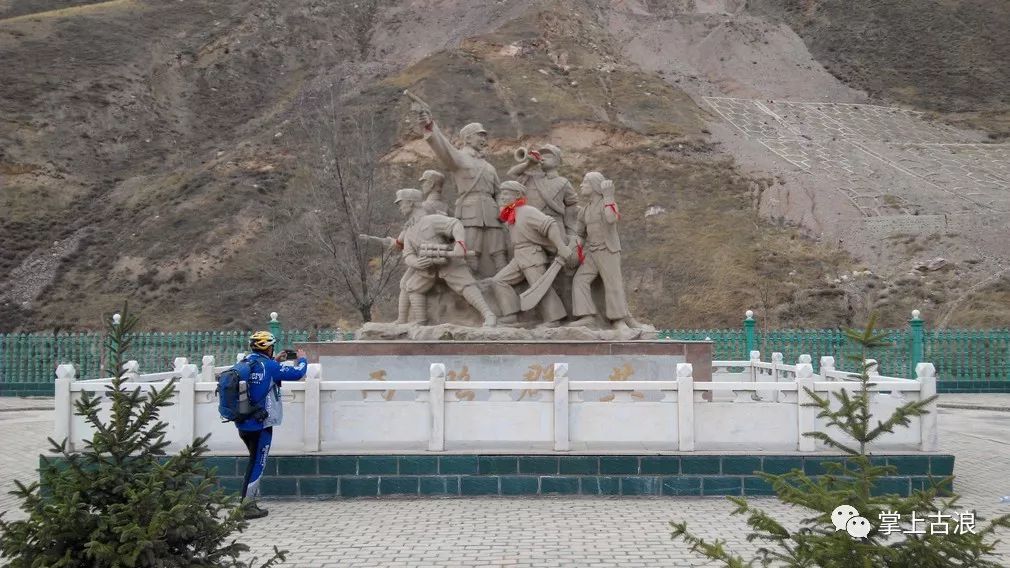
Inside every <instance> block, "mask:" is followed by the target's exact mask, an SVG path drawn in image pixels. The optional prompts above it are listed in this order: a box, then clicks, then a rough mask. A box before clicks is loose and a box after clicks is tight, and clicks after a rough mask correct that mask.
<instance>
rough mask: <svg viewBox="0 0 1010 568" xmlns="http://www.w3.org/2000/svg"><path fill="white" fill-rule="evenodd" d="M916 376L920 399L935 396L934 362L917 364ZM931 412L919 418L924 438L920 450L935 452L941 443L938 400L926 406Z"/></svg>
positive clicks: (921, 440)
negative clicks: (938, 428)
mask: <svg viewBox="0 0 1010 568" xmlns="http://www.w3.org/2000/svg"><path fill="white" fill-rule="evenodd" d="M915 378H916V379H917V380H918V381H919V384H920V386H919V396H920V397H921V398H920V399H919V400H926V399H927V398H929V397H931V396H934V395H935V394H936V367H934V366H933V364H932V363H919V364H918V365H916V366H915ZM926 409H927V410H928V411H929V414H925V415H923V416H921V417H920V418H919V420H920V422H919V424H920V429H921V430H920V431H921V436H922V438H921V439H920V442H919V443H920V444H921V445H920V448H919V449H920V450H922V451H924V452H934V451H936V448H937V446H938V445H939V438H938V431H937V416H936V410H937V407H936V401H935V400H934V401H933V402H931V403H929V405H928V406H927V407H926Z"/></svg>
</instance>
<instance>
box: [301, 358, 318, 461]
mask: <svg viewBox="0 0 1010 568" xmlns="http://www.w3.org/2000/svg"><path fill="white" fill-rule="evenodd" d="M322 375H323V368H322V365H320V364H319V363H310V364H309V366H308V369H306V371H305V409H304V412H305V413H304V418H305V438H304V439H303V440H302V441H303V444H304V445H303V446H302V448H303V449H304V450H305V451H306V452H318V451H319V449H320V435H321V434H320V433H321V425H322V420H321V419H320V416H321V415H322V396H321V390H320V387H321V386H322Z"/></svg>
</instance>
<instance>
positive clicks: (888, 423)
mask: <svg viewBox="0 0 1010 568" xmlns="http://www.w3.org/2000/svg"><path fill="white" fill-rule="evenodd" d="M875 325H876V317H875V316H871V317H870V321H869V323H868V324H867V325H866V327H865V329H863V330H862V331H859V330H853V329H847V330H846V332H845V334H846V337H847V338H848V339H849V340H850V341H851V342H853V343H854V344H855V345H856V346H857V348H858V349H857V353H856V354H854V355H851V356H849V358H850V359H851V360H853V361H855V362H857V363H858V364H859V365H860V368H861V369H862V372H861V373H860V375H859V382H860V387H859V389H858V390H856V391H855V392H854V393H853V394H851V395H850V394H849V393H848V392H847V391H846V390H839V391H835V392H834V393H832V394H833V395H834V403H836V405H834V406H836V407H835V408H832V406H833V404H832V398H831V395H829V396H826V397H820V396H818V395H817V394H816V393H814V392H813V391H811V390H810V389H806V392H807V394H809V395H810V396H811V397H812V398H813V402H812V403H810V404H808V406H815V407H817V408H818V409H819V410H820V412H819V413H818V418H822V419H824V420H825V423H826V424H827V425H828V426H833V427H836V428H837V429H838V430H840V431H841V432H843V433H844V434H845V435H846V437H847V438H848V440H840V439H838V438H834V437H832V436H830V435H828V434H827V433H826V432H824V431H821V432H805V433H804V434H803V435H804V436H809V437H811V438H815V439H817V440H819V441H821V442H822V443H823V444H824V445H826V446H828V447H831V448H834V449H837V450H840V451H841V452H843V453H844V454H846V457H845V458H844V459H842V460H839V463H831V462H824V468H825V469H826V470H827V474H826V475H820V476H816V477H810V476H807V475H806V474H804V472H803V471H801V470H796V469H794V470H792V471H791V472H789V473H785V474H782V475H773V474H768V473H760V474H759V475H760V476H761V477H762V478H763V479H764V480H765V481H767V482H769V483H770V484H771V486H772V488H773V489H774V491H775V493H776V495H777V496H778V499H779V500H780V501H782V502H785V503H789V504H791V505H801V506H802V507H805V508H806V509H807V510H809V511H812V513H813V514H812V516H809V517H806V518H804V519H802V520H801V521H800V528H799V529H798V530H795V531H791V530H789V529H787V528H786V527H785V526H784V525H783V524H782V523H781V522H779V521H778V520H776V519H774V518H773V517H772V516H771V515H769V514H768V513H766V512H764V511H762V510H760V509H758V508H756V507H754V506H752V505H751V504H750V503H748V501H747V500H746V499H744V498H740V497H730V498H729V499H730V501H732V502H733V503H734V504H735V505H736V508H735V510H734V511H733V514H735V515H743V514H746V515H748V517H747V524H748V525H749V526H750V527H751V529H752V531H751V532H750V533H749V534H748V535H747V540H748V541H755V540H757V541H762V542H765V543H768V544H767V545H765V546H762V547H760V548H759V549H758V551H757V554H758V555H757V558H754V559H751V560H744V559H743V557H741V556H739V555H736V554H733V553H731V552H729V551H727V550H726V548H725V544H726V542H725V541H724V540H721V539H716V540H712V541H708V540H705V539H703V538H700V537H698V536H696V535H694V534H691V533H690V532H689V531H688V528H687V523H686V522H680V523H677V522H671V523H670V524H671V526H673V538H680V539H682V540H684V541H685V542H686V543H687V544H689V545H691V549H692V550H693V551H695V552H697V553H699V554H700V555H702V556H705V557H707V558H709V559H712V560H717V561H720V562H722V563H723V565H725V566H728V567H730V568H743V567H752V566H755V565H759V566H790V567H805V568H806V567H815V566H817V567H822V568H883V567H887V568H949V567H952V566H965V567H967V566H972V567H981V568H1000V567H1001V564H999V563H997V562H994V561H992V560H990V558H991V557H992V556H993V555H994V550H995V547H996V544H997V543H998V542H999V541H998V540H996V539H995V538H994V536H995V532H996V531H997V529H999V528H1008V527H1010V515H1002V516H1000V517H998V518H996V519H994V520H992V521H990V522H988V523H986V524H984V526H981V525H982V523H981V521H984V519H982V518H981V517H977V516H975V517H973V518H974V521H975V527H974V530H973V531H968V530H965V527H963V526H960V522H959V521H960V520H961V519H960V518H959V517H958V516H956V515H953V514H952V513H954V512H956V505H957V501H958V497H957V495H956V494H953V492H952V491H950V487H951V486H952V483H953V479H954V476H947V477H944V478H941V479H937V478H933V477H930V483H929V487H928V488H924V489H922V490H913V491H912V494H911V495H910V496H908V497H902V496H899V495H894V494H884V495H877V494H875V493H876V492H875V491H874V490H873V489H874V487H875V486H876V485H877V483H878V481H879V480H880V478H881V477H883V476H887V475H894V474H895V473H896V472H897V468H896V467H894V466H891V465H879V464H878V463H877V462H876V461H874V460H873V459H872V458H871V456H870V454H869V452H868V451H867V447H868V446H869V444H870V443H872V442H873V441H875V440H877V439H878V438H880V437H881V436H883V435H884V434H888V433H893V432H894V429H895V428H897V427H907V426H908V425H909V423H910V419H911V418H912V417H915V416H923V415H925V414H927V413H928V410H927V406H928V405H929V404H930V403H931V402H932V401H933V400H934V399H935V398H936V397H935V396H933V397H930V398H928V399H926V400H918V401H913V402H909V403H906V404H903V405H901V406H899V407H898V408H897V409H896V410H895V411H894V412H893V413H892V414H891V416H890V417H889V418H887V419H886V420H883V421H880V420H878V421H877V422H876V424H875V425H874V424H872V420H871V416H870V396H871V391H870V387H871V386H872V385H873V383H872V382H870V376H869V370H870V365H871V364H872V363H871V364H867V363H866V357H867V353H868V352H869V350H871V349H874V348H879V347H885V346H887V345H889V343H888V342H887V334H886V333H881V332H877V331H876V330H875ZM850 440H851V441H850ZM841 505H849V506H852V507H854V508H855V509H856V511H858V512H859V514H860V515H861V516H863V517H865V518H866V519H867V520H869V521H870V524H871V525H872V524H874V523H877V522H878V519H881V516H880V515H881V514H885V515H890V517H889V518H888V517H884V518H885V519H889V520H895V522H896V523H897V519H910V518H911V515H912V514H913V513H915V515H917V516H918V518H919V519H928V521H927V522H928V523H930V524H932V523H936V525H937V526H936V527H932V526H931V530H930V531H924V532H925V534H906V533H905V532H904V531H902V530H900V529H899V530H893V531H892V530H891V529H895V528H896V527H898V525H897V524H894V525H890V529H889V530H881V527H876V528H874V529H873V530H872V531H871V532H870V534H869V535H868V536H867V537H866V538H862V539H860V538H854V537H852V536H850V535H849V533H848V532H846V531H844V530H840V531H836V530H835V529H834V526H833V524H832V521H831V514H832V512H833V511H834V510H835V508H837V507H839V506H841ZM938 513H939V514H949V515H951V516H950V517H939V516H937V515H938ZM972 513H973V514H974V512H972ZM894 515H897V517H894ZM940 525H946V528H945V529H940ZM924 528H925V525H923V526H920V527H919V530H924ZM934 528H937V530H936V531H934V530H933V529H934ZM941 532H946V533H947V534H940V533H941Z"/></svg>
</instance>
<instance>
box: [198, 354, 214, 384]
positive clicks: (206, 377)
mask: <svg viewBox="0 0 1010 568" xmlns="http://www.w3.org/2000/svg"><path fill="white" fill-rule="evenodd" d="M200 380H201V381H202V382H205V383H210V382H213V381H214V356H213V355H204V356H203V360H201V367H200Z"/></svg>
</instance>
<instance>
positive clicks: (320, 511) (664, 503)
mask: <svg viewBox="0 0 1010 568" xmlns="http://www.w3.org/2000/svg"><path fill="white" fill-rule="evenodd" d="M948 403H949V404H951V405H954V406H958V407H959V408H944V407H942V406H943V405H944V404H948ZM51 406H52V401H51V400H45V399H41V400H39V399H36V400H21V399H0V447H2V451H0V467H2V470H3V472H4V476H3V479H2V481H0V491H2V492H3V495H2V496H0V510H3V511H10V512H9V513H8V514H9V515H11V516H17V515H18V513H19V511H16V510H13V511H12V510H11V509H12V508H13V507H14V503H15V502H14V499H13V498H12V497H11V496H10V495H7V494H6V492H7V491H8V490H10V489H11V488H12V487H13V480H14V479H22V480H27V479H29V478H31V476H32V475H33V468H34V467H35V464H36V460H37V456H38V452H39V450H40V449H41V448H43V447H44V446H45V439H46V436H48V435H50V433H51V430H52V411H51V410H39V408H46V407H51ZM971 406H979V407H986V408H1004V409H1006V408H1010V395H942V397H941V409H940V439H941V450H942V451H944V452H950V453H953V454H955V455H956V456H957V462H956V473H957V475H958V479H957V482H956V483H957V485H956V488H957V491H958V492H960V493H961V494H962V495H963V496H964V497H963V500H962V504H963V505H964V506H965V507H966V508H975V509H977V510H978V513H979V515H983V516H989V515H992V514H995V513H999V512H1007V511H1010V504H1000V503H999V502H998V501H999V498H1000V496H1002V495H1007V494H1010V481H1008V479H1010V477H1008V475H1007V470H1008V469H1010V412H1006V411H993V410H979V409H973V408H961V407H971ZM753 501H755V502H759V503H760V504H761V505H762V507H764V508H766V509H768V510H770V511H774V512H776V513H779V514H782V515H788V516H790V517H791V518H793V519H799V518H800V517H801V515H802V513H801V512H800V511H799V510H790V508H788V507H785V506H783V505H780V504H779V503H778V502H777V501H775V500H774V499H767V498H764V499H760V500H759V499H753ZM268 506H269V509H270V511H271V513H270V516H269V517H267V518H265V519H262V520H256V521H253V522H252V526H251V528H250V530H249V531H248V533H247V534H246V535H244V536H243V538H242V540H244V541H245V542H248V543H254V544H256V547H255V548H256V551H257V552H259V553H260V554H263V553H265V552H266V551H267V550H268V549H269V544H268V543H272V544H276V545H278V546H279V547H281V548H286V549H288V550H289V551H290V555H289V557H288V562H287V563H286V564H285V565H286V566H299V567H320V566H387V565H389V566H580V567H582V566H709V565H712V564H709V563H706V562H704V561H701V560H698V559H697V558H696V557H695V556H693V555H692V554H690V553H689V552H688V551H687V549H686V548H685V547H684V546H683V545H682V544H681V543H680V542H673V541H671V540H670V538H669V527H668V524H667V521H669V520H671V519H684V520H687V521H688V522H689V526H691V527H693V529H694V530H695V531H697V532H698V533H699V534H701V535H704V536H706V537H709V538H715V537H718V538H722V539H725V540H727V541H728V543H729V544H728V546H729V548H730V549H732V550H735V551H740V552H747V551H749V550H753V549H754V548H755V546H754V545H752V544H749V543H747V542H746V540H745V536H746V533H747V530H746V525H745V523H744V522H743V519H742V518H739V517H732V516H731V515H730V511H731V509H732V507H731V506H730V504H729V502H728V501H726V500H725V499H723V498H717V497H709V498H642V499H634V498H627V497H625V498H619V499H613V498H584V497H579V498H524V499H504V498H452V499H389V498H386V499H357V500H333V501H298V502H283V501H281V502H272V503H268ZM1004 540H1005V541H1006V540H1010V535H1006V537H1005V538H1004ZM1000 550H1001V553H1002V554H1003V558H1002V560H1003V561H1004V562H1005V563H1007V564H1010V542H1004V543H1002V544H1001V549H1000Z"/></svg>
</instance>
